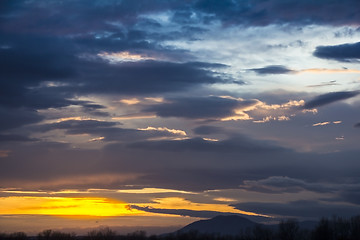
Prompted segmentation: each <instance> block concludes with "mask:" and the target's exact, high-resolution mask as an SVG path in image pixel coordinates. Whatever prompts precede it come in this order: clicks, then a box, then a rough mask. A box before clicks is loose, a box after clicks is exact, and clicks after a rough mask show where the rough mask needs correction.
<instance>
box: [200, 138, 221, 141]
mask: <svg viewBox="0 0 360 240" xmlns="http://www.w3.org/2000/svg"><path fill="white" fill-rule="evenodd" d="M203 140H205V141H210V142H218V141H219V139H216V138H203Z"/></svg>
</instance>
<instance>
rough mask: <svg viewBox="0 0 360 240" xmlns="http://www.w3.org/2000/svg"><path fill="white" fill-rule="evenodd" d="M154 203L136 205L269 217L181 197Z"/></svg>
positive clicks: (224, 205) (155, 200) (160, 199)
mask: <svg viewBox="0 0 360 240" xmlns="http://www.w3.org/2000/svg"><path fill="white" fill-rule="evenodd" d="M153 201H154V203H149V204H137V205H138V206H141V207H150V208H160V209H186V210H193V211H214V212H223V213H239V214H244V215H249V216H263V217H271V216H268V215H263V214H257V213H254V212H247V211H242V210H238V209H236V208H235V207H232V206H229V205H227V204H213V203H195V202H191V201H189V200H187V199H184V198H181V197H166V198H156V199H153Z"/></svg>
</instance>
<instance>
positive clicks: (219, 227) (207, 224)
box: [178, 215, 257, 235]
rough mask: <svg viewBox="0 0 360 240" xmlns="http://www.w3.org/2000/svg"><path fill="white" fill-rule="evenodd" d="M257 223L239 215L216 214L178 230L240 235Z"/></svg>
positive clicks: (181, 231)
mask: <svg viewBox="0 0 360 240" xmlns="http://www.w3.org/2000/svg"><path fill="white" fill-rule="evenodd" d="M256 225H257V223H254V222H252V221H250V220H249V219H246V218H244V217H241V216H237V215H228V216H216V217H214V218H212V219H208V220H200V221H196V222H193V223H191V224H189V225H187V226H185V227H183V228H182V229H180V230H178V233H187V232H192V231H196V232H198V233H200V234H216V235H238V234H239V233H241V232H242V231H245V230H246V229H248V228H253V227H255V226H256Z"/></svg>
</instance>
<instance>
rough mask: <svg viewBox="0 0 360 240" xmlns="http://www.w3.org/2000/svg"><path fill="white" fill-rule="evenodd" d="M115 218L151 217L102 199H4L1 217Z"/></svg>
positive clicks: (126, 205)
mask: <svg viewBox="0 0 360 240" xmlns="http://www.w3.org/2000/svg"><path fill="white" fill-rule="evenodd" d="M18 214H21V215H28V214H31V215H53V216H64V217H113V216H137V215H143V216H144V215H150V214H148V213H146V212H144V211H140V210H137V209H131V208H130V206H129V204H127V203H125V202H121V201H118V200H113V199H108V198H101V197H98V198H97V197H90V198H88V197H2V198H0V215H18Z"/></svg>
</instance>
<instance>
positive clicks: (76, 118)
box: [51, 116, 103, 123]
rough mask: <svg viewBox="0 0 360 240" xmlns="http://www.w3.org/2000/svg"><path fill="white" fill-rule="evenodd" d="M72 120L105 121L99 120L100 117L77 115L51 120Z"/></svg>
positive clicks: (57, 121) (58, 121)
mask: <svg viewBox="0 0 360 240" xmlns="http://www.w3.org/2000/svg"><path fill="white" fill-rule="evenodd" d="M70 120H74V121H87V120H95V121H103V120H99V119H96V118H89V117H82V116H77V117H66V118H59V119H56V120H54V121H51V122H53V123H54V122H55V123H60V122H65V121H70Z"/></svg>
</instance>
